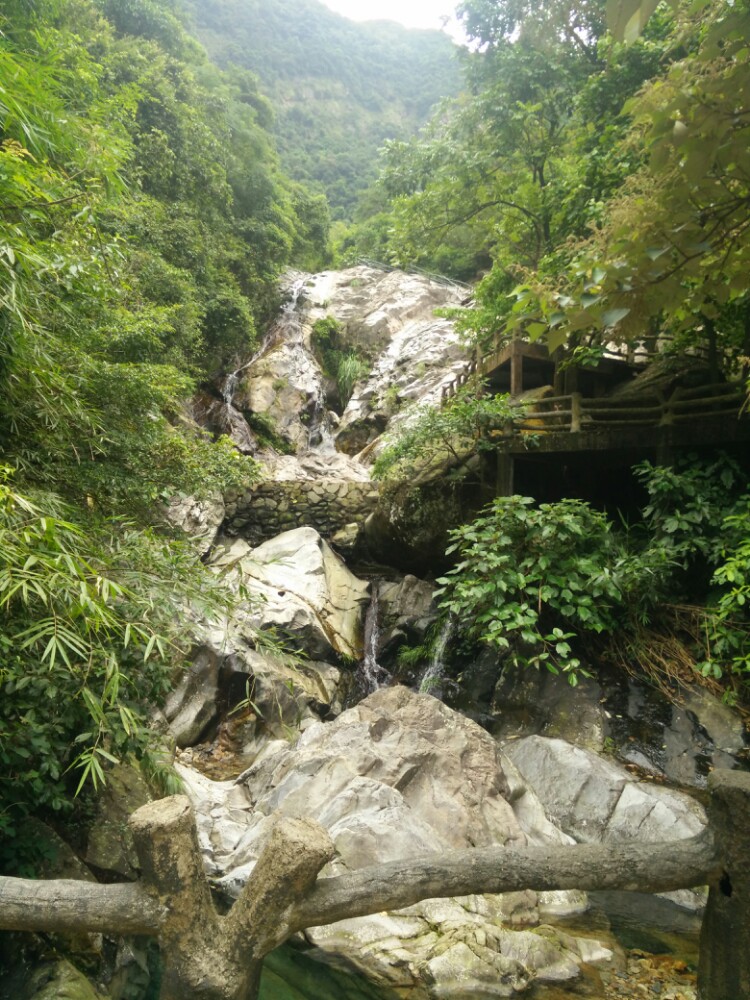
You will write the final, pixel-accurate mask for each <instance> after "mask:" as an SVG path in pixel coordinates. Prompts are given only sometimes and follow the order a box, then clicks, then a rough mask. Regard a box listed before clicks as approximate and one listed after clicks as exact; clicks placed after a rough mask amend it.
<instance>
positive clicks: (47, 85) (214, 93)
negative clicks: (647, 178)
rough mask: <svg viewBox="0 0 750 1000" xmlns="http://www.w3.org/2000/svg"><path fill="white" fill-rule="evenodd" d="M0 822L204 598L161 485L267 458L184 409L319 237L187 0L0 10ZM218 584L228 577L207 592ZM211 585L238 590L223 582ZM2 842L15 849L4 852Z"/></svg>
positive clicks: (143, 753)
mask: <svg viewBox="0 0 750 1000" xmlns="http://www.w3.org/2000/svg"><path fill="white" fill-rule="evenodd" d="M0 18H1V23H0V29H2V33H1V34H0V461H1V462H2V470H3V475H2V481H1V482H0V637H1V638H0V694H1V698H2V710H1V711H0V759H2V764H3V777H2V782H1V783H0V832H5V833H10V832H12V831H13V830H14V829H15V827H16V823H17V820H18V819H19V818H20V817H22V816H23V815H24V814H26V813H27V812H29V811H41V812H42V813H44V812H49V811H53V812H54V811H65V810H69V809H70V808H71V796H72V794H73V793H75V792H76V789H78V788H79V787H80V786H81V784H82V783H83V785H86V784H87V782H93V783H94V784H98V783H99V782H100V781H101V780H102V778H103V777H104V776H105V772H106V768H107V766H108V764H109V763H111V761H112V760H114V759H118V758H121V757H122V756H123V755H125V754H126V753H127V754H129V753H134V754H135V755H136V756H138V757H140V758H142V759H144V760H147V759H149V756H150V755H151V760H152V763H153V762H154V760H156V758H154V757H153V751H152V747H151V737H150V735H149V732H148V730H147V727H146V725H145V718H146V716H145V713H146V712H147V710H148V708H149V706H153V705H155V704H158V703H159V701H160V700H161V698H162V697H163V696H164V694H165V692H166V691H167V689H168V687H169V685H170V683H171V682H172V680H173V677H174V675H175V673H176V672H177V671H179V668H180V667H181V665H182V660H183V658H184V657H185V655H186V652H187V644H188V643H189V642H190V627H189V626H188V625H187V624H186V623H185V622H180V623H179V626H178V624H177V621H176V616H175V607H182V608H184V609H187V608H188V606H191V607H192V609H193V613H194V616H195V618H196V619H198V618H199V617H200V615H201V614H202V613H205V612H207V610H208V609H209V607H210V605H211V602H212V601H214V597H212V594H213V588H212V587H211V586H210V584H209V582H208V581H207V575H206V573H205V571H204V570H203V567H202V566H201V563H200V561H199V560H198V558H197V556H196V555H195V554H194V553H193V552H192V551H191V550H190V549H189V548H186V547H184V545H182V544H181V543H179V542H177V541H175V540H173V539H170V538H169V535H168V533H167V532H166V529H165V528H164V526H163V525H162V526H161V527H160V528H159V529H158V532H157V533H155V532H154V531H152V530H151V529H150V528H149V522H150V521H153V520H155V519H157V520H158V519H159V517H160V511H159V509H160V506H161V504H162V503H163V501H164V499H166V498H168V497H171V496H173V495H174V494H175V493H179V492H180V491H184V492H186V493H192V494H195V495H198V496H200V495H204V494H206V493H208V492H213V491H215V490H220V489H222V488H226V487H228V486H235V487H239V486H246V485H247V483H249V482H252V481H253V480H254V479H256V478H257V477H258V467H257V464H256V463H255V462H254V461H253V460H252V459H250V458H247V457H245V456H242V455H240V454H238V453H237V452H236V451H235V450H234V449H233V448H232V446H231V445H230V443H229V442H228V441H227V440H226V439H222V440H219V441H217V442H214V441H211V440H210V439H209V438H208V437H206V436H204V435H203V434H202V433H200V432H199V431H197V430H196V429H194V428H193V427H192V425H191V423H190V421H189V420H188V419H186V413H185V407H186V402H187V400H188V399H189V396H190V394H191V392H192V390H193V388H194V386H195V383H196V381H197V380H198V379H201V378H204V377H205V376H207V375H208V374H210V373H212V372H216V371H217V370H221V369H222V368H225V367H226V366H231V365H232V364H233V363H235V361H236V359H238V358H242V357H246V356H247V354H248V352H249V351H250V349H251V348H252V345H253V344H254V342H255V339H256V330H257V328H258V326H259V325H260V324H261V323H263V322H264V321H265V319H266V317H267V316H268V315H269V313H270V311H271V310H272V309H273V307H274V305H275V302H276V278H277V276H278V274H279V273H280V271H281V270H282V269H283V268H284V267H285V266H287V265H288V264H289V263H290V262H294V261H296V262H299V263H302V264H306V265H314V264H315V262H317V261H319V260H322V259H323V258H324V257H325V255H326V253H327V249H326V239H327V216H326V212H325V209H324V206H322V204H321V202H320V199H318V198H316V197H315V196H312V195H310V194H309V192H307V191H306V190H305V189H303V188H302V187H300V186H299V185H297V184H295V183H293V182H291V181H289V180H288V179H287V178H285V177H284V175H283V174H282V173H281V171H280V169H279V166H278V161H277V157H276V153H275V151H274V146H273V140H272V138H271V136H270V133H269V132H268V129H267V126H268V123H269V119H270V115H269V109H268V104H267V102H266V100H265V99H264V98H263V97H262V96H261V95H260V93H259V92H258V89H257V86H256V82H255V80H254V78H252V77H251V76H250V75H249V74H247V73H242V72H237V73H234V74H233V75H232V77H231V78H230V77H229V76H227V75H225V74H223V73H221V72H220V71H218V70H217V69H216V68H215V67H214V66H212V65H211V64H210V63H209V61H208V59H207V58H206V56H205V54H204V53H203V51H202V49H201V48H200V46H199V45H198V44H197V43H196V42H195V41H194V40H193V39H191V38H190V37H189V36H188V35H187V34H186V33H185V31H184V29H183V27H182V25H181V22H180V20H179V9H178V8H177V6H176V5H175V4H172V3H170V2H160V3H156V2H151V0H135V2H131V0H38V2H35V3H33V4H30V3H27V2H25V0H10V2H8V3H6V4H4V5H3V9H2V13H1V14H0ZM217 599H218V598H217ZM222 600H223V602H224V603H226V600H227V597H226V595H223V597H222ZM6 860H7V859H6Z"/></svg>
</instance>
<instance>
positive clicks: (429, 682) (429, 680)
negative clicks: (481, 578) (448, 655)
mask: <svg viewBox="0 0 750 1000" xmlns="http://www.w3.org/2000/svg"><path fill="white" fill-rule="evenodd" d="M455 630H456V619H455V618H454V617H453V615H448V617H447V618H446V619H445V621H444V622H443V625H442V628H441V629H440V633H439V635H438V637H437V639H436V640H435V645H434V646H433V647H432V657H431V658H430V662H429V664H428V666H427V669H426V670H425V672H424V673H423V674H422V678H421V680H420V682H419V690H420V691H421V692H423V693H426V694H435V693H436V692H437V690H438V689H439V688H440V682H441V680H442V679H443V673H444V671H445V651H446V649H447V648H448V643H449V642H450V641H451V639H452V638H453V633H454V632H455Z"/></svg>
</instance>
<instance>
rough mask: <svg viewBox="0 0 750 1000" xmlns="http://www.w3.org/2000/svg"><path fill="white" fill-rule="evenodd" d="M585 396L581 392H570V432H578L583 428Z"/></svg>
mask: <svg viewBox="0 0 750 1000" xmlns="http://www.w3.org/2000/svg"><path fill="white" fill-rule="evenodd" d="M582 399H583V397H582V396H581V393H580V392H573V393H571V394H570V433H571V434H577V433H578V432H579V431H580V429H581V401H582Z"/></svg>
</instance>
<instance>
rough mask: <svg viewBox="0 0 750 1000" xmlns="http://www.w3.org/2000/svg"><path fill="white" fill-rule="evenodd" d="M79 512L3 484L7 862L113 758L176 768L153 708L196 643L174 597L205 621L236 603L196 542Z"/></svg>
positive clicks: (1, 788) (1, 673)
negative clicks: (16, 838) (163, 751)
mask: <svg viewBox="0 0 750 1000" xmlns="http://www.w3.org/2000/svg"><path fill="white" fill-rule="evenodd" d="M7 471H8V470H5V472H6V474H7ZM75 517H76V513H75V511H74V510H72V509H71V508H69V507H66V505H64V504H63V503H61V501H60V500H59V498H57V497H55V496H54V495H51V494H44V495H39V496H35V497H34V498H33V499H32V498H29V497H28V496H24V495H23V494H21V493H19V492H17V491H16V490H15V488H14V487H13V485H12V483H10V482H7V481H4V482H2V483H0V551H2V553H3V559H2V564H1V565H0V621H2V630H1V631H0V689H2V699H3V708H2V713H1V714H0V761H1V762H2V774H1V776H0V841H2V842H3V844H4V849H3V850H2V851H0V865H2V866H5V865H10V866H11V867H13V866H15V865H16V864H18V863H19V862H22V861H24V860H28V859H31V858H33V845H31V844H20V845H14V844H13V842H12V837H13V835H14V833H15V832H16V827H17V824H18V823H19V821H21V820H22V819H23V817H24V816H26V815H28V814H30V813H33V814H39V813H40V812H41V813H42V814H45V813H49V812H53V813H55V812H57V813H63V814H65V813H67V812H69V811H70V809H71V808H72V797H73V793H75V792H76V791H80V789H81V788H82V787H83V785H85V784H86V783H87V782H89V781H90V782H91V783H92V785H93V786H94V787H97V786H98V785H99V784H101V783H102V782H103V781H104V780H105V769H106V768H107V767H108V765H109V763H111V762H114V761H116V760H118V759H122V758H123V757H125V756H126V755H134V756H135V757H136V758H137V759H139V760H141V761H142V762H143V764H144V766H145V768H146V770H147V772H149V773H150V774H151V775H152V776H154V777H155V778H156V779H158V778H159V776H160V775H161V774H162V772H164V773H166V770H165V765H164V764H163V762H162V758H161V755H160V753H159V749H158V745H157V744H155V743H154V742H153V740H152V737H151V735H150V733H149V728H148V720H147V718H146V716H145V714H144V712H145V710H146V708H147V706H149V705H158V704H159V703H160V702H161V701H162V700H163V698H164V696H165V694H166V693H167V691H168V690H169V688H170V684H171V675H172V669H173V663H174V662H175V660H176V658H177V657H179V655H180V654H182V655H185V653H186V652H187V648H188V645H189V643H190V641H191V638H192V630H191V626H190V625H189V624H188V623H186V622H185V621H178V620H177V619H176V617H175V614H174V608H175V605H178V606H182V607H183V608H184V609H185V610H187V607H188V604H192V606H193V614H194V619H193V620H197V619H198V618H199V617H200V614H201V613H203V614H206V613H209V614H210V613H214V614H216V613H217V611H218V608H219V607H220V606H222V607H223V605H224V603H225V602H226V595H225V594H221V595H219V593H218V588H217V587H216V586H215V584H213V582H212V580H211V579H209V576H210V575H209V574H208V573H207V571H206V570H205V569H204V568H203V567H202V566H201V564H200V562H199V561H198V559H197V558H196V557H195V555H194V554H193V552H192V551H191V550H190V548H189V546H187V545H186V544H185V543H177V542H175V541H174V540H171V541H170V540H166V539H159V538H158V537H157V536H155V535H154V534H153V533H149V532H144V531H143V530H140V531H137V530H134V528H133V527H132V525H127V524H124V523H118V522H113V521H97V522H95V523H92V521H91V519H90V518H89V519H87V520H86V521H85V522H84V521H81V520H80V518H79V519H78V522H77V523H76V522H75V521H74V520H71V519H73V518H75ZM220 600H221V604H220V603H219V602H220Z"/></svg>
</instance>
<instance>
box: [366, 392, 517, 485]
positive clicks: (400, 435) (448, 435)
mask: <svg viewBox="0 0 750 1000" xmlns="http://www.w3.org/2000/svg"><path fill="white" fill-rule="evenodd" d="M522 412H523V409H522V407H519V406H511V404H510V401H509V398H508V396H505V395H501V396H495V395H491V394H487V393H485V392H484V391H483V390H482V387H481V386H477V385H476V384H474V383H467V384H466V385H464V386H462V387H461V388H460V389H459V390H458V392H456V394H455V395H454V396H451V397H450V399H448V400H447V402H446V403H445V405H443V406H440V407H434V406H420V407H417V408H416V409H415V410H414V411H413V412H412V413H410V414H409V416H408V418H407V419H406V420H405V422H404V424H403V425H401V426H399V428H398V430H397V432H396V433H394V434H390V435H388V438H387V440H386V446H385V447H384V448H383V450H382V451H381V452H380V453H379V454H378V457H377V459H376V460H375V464H374V466H373V475H374V476H375V478H376V479H386V478H391V479H398V478H405V479H412V478H413V476H414V472H415V470H418V471H419V472H420V473H426V472H428V471H429V470H430V469H432V470H433V471H436V470H438V469H441V468H444V467H446V466H449V467H454V466H455V467H458V468H456V469H455V475H457V476H460V475H461V474H462V472H461V464H462V462H464V461H465V460H466V458H467V457H469V456H470V455H472V454H474V453H476V452H477V451H486V450H492V449H494V448H495V447H497V440H496V439H495V437H494V435H496V434H497V435H500V436H502V432H503V431H504V430H505V429H507V428H509V427H511V426H512V424H513V421H514V420H517V419H519V418H520V417H521V415H522Z"/></svg>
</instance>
